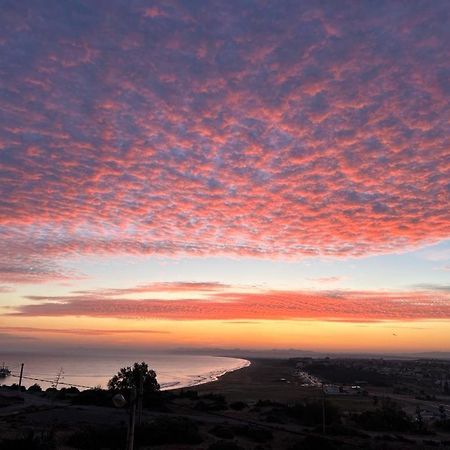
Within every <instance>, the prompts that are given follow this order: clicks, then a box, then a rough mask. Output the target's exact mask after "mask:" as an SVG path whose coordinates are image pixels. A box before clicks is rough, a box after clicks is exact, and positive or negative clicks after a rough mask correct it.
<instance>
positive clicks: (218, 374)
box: [161, 355, 252, 391]
mask: <svg viewBox="0 0 450 450" xmlns="http://www.w3.org/2000/svg"><path fill="white" fill-rule="evenodd" d="M211 356H212V355H211ZM222 358H223V356H222ZM229 358H230V359H235V360H239V361H241V362H242V363H241V365H239V366H237V367H232V368H231V369H226V370H225V369H221V370H217V371H214V372H211V373H209V374H208V375H205V376H202V377H199V379H196V380H194V381H192V382H188V383H182V382H172V383H166V384H165V385H164V386H163V385H161V391H174V390H177V389H189V388H194V387H197V386H202V385H205V384H209V383H216V382H218V381H219V380H220V379H221V378H223V377H224V376H226V375H228V374H230V373H234V372H237V371H239V370H242V369H245V368H246V367H249V366H250V365H251V364H252V362H251V361H250V360H249V359H246V358H236V357H232V356H230V357H229Z"/></svg>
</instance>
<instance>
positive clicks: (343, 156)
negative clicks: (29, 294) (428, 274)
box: [0, 0, 450, 283]
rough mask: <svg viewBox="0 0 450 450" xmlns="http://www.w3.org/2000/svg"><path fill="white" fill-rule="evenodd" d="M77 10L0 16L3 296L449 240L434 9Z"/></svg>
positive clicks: (446, 57)
mask: <svg viewBox="0 0 450 450" xmlns="http://www.w3.org/2000/svg"><path fill="white" fill-rule="evenodd" d="M81 3H82V4H83V7H80V8H75V7H73V8H72V7H71V6H68V7H67V8H68V9H64V8H62V7H61V5H59V4H58V3H57V2H55V4H54V7H52V8H47V9H46V10H45V12H43V11H41V9H40V7H39V4H38V3H36V2H33V1H30V0H25V1H22V2H20V6H19V5H18V4H16V3H14V2H10V3H9V4H8V5H7V6H5V8H3V9H4V10H3V11H2V16H1V18H0V30H1V31H0V51H1V52H2V53H1V58H2V62H3V63H2V70H3V72H2V81H3V83H2V91H1V93H0V110H1V111H3V114H4V115H3V116H2V132H1V133H0V171H1V172H0V173H1V179H2V183H1V191H0V197H1V205H0V227H1V230H0V231H1V238H0V243H1V246H2V248H3V256H2V259H1V260H0V266H1V267H0V279H1V280H3V281H4V282H11V283H12V282H23V281H25V280H30V281H31V282H42V281H46V280H50V279H54V278H58V277H59V276H61V277H63V278H64V276H65V274H64V273H61V268H60V266H59V265H58V259H59V258H64V257H66V256H71V255H79V254H152V255H154V254H159V255H228V256H230V255H231V256H238V257H239V256H256V257H264V258H298V257H302V256H330V257H348V256H364V255H368V254H376V253H388V252H394V251H398V250H404V249H409V248H412V247H417V246H420V245H423V244H427V243H433V242H438V241H440V240H443V239H445V238H448V236H449V235H450V225H449V224H450V216H449V208H448V203H449V183H448V180H449V178H450V155H449V135H450V133H449V131H450V130H449V127H448V123H449V111H450V104H449V95H448V94H449V92H450V88H449V84H448V79H449V74H450V65H449V61H450V53H449V52H450V50H449V46H448V42H449V40H450V36H449V28H448V26H447V24H446V23H445V20H444V19H443V18H444V17H447V15H448V2H446V1H439V0H437V1H434V2H432V3H428V4H424V3H422V2H416V3H415V4H414V5H411V4H410V3H408V4H406V3H401V2H388V3H382V4H375V3H371V2H363V3H359V4H358V5H356V6H355V5H354V3H353V2H349V3H346V4H345V5H339V6H336V5H334V4H333V3H332V2H331V3H328V4H326V5H318V4H316V3H315V2H290V3H289V2H287V3H284V2H281V4H280V3H279V2H274V3H271V2H269V3H264V4H262V3H258V2H257V3H252V2H249V3H246V4H245V5H239V7H238V6H237V5H236V4H233V3H227V2H224V3H220V2H219V3H210V2H205V3H204V4H198V3H195V5H196V6H195V5H194V4H190V2H171V3H170V4H166V3H163V2H160V4H158V2H157V3H156V4H155V5H153V6H152V7H148V5H145V2H140V1H137V2H134V3H133V5H131V6H130V7H127V8H124V7H123V5H122V3H121V2H118V1H115V0H112V1H111V2H108V5H107V8H108V14H104V10H103V9H102V6H101V4H100V3H97V2H88V1H84V2H81ZM337 8H338V9H339V11H337ZM36 17H40V18H41V20H39V21H36V20H35V18H36ZM149 43H151V45H150V44H149ZM17 255H19V259H18V257H17ZM49 261H51V263H52V264H53V266H52V267H50V263H49ZM12 262H14V266H13V268H12V269H11V263H12ZM18 266H20V268H19V269H17V267H18ZM30 266H32V267H34V268H36V267H38V269H37V274H36V273H35V272H33V271H31V269H29V267H30ZM33 270H35V269H33ZM72 275H73V274H72Z"/></svg>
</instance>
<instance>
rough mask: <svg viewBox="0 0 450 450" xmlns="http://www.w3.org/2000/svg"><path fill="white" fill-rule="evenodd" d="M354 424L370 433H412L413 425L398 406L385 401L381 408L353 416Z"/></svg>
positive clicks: (387, 400)
mask: <svg viewBox="0 0 450 450" xmlns="http://www.w3.org/2000/svg"><path fill="white" fill-rule="evenodd" d="M354 419H355V422H356V423H357V424H358V425H360V426H361V427H362V428H364V429H365V430H371V431H413V430H414V429H415V425H414V423H413V421H412V419H411V417H409V416H408V415H407V414H406V413H405V412H404V411H403V410H402V409H401V408H400V406H399V405H398V404H397V403H395V402H393V401H391V400H389V399H385V400H384V401H383V402H382V405H381V408H378V409H376V410H374V411H364V412H363V413H361V414H359V415H356V416H354Z"/></svg>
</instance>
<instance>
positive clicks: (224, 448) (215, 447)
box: [208, 441, 244, 450]
mask: <svg viewBox="0 0 450 450" xmlns="http://www.w3.org/2000/svg"><path fill="white" fill-rule="evenodd" d="M208 450H244V448H243V447H241V446H240V445H238V444H236V442H233V441H217V442H214V443H213V444H211V445H210V446H209V447H208Z"/></svg>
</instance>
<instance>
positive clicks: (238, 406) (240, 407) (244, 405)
mask: <svg viewBox="0 0 450 450" xmlns="http://www.w3.org/2000/svg"><path fill="white" fill-rule="evenodd" d="M247 407H248V405H247V403H245V402H233V403H230V408H231V409H234V410H235V411H242V410H243V409H245V408H247Z"/></svg>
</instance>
